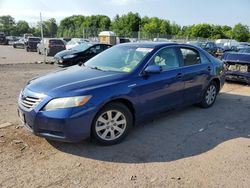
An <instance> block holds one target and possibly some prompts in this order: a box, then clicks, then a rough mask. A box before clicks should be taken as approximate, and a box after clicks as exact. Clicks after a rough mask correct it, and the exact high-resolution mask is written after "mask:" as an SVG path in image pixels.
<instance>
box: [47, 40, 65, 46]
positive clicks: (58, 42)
mask: <svg viewBox="0 0 250 188" xmlns="http://www.w3.org/2000/svg"><path fill="white" fill-rule="evenodd" d="M49 43H50V44H52V45H64V43H63V41H62V40H49Z"/></svg>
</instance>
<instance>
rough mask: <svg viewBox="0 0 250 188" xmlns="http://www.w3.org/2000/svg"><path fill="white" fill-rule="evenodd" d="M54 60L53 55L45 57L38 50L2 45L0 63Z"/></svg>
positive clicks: (0, 47) (0, 46)
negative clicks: (27, 50)
mask: <svg viewBox="0 0 250 188" xmlns="http://www.w3.org/2000/svg"><path fill="white" fill-rule="evenodd" d="M52 60H53V57H45V56H43V55H39V54H38V53H37V52H26V50H25V49H21V48H13V46H3V45H0V64H16V63H34V62H38V61H52Z"/></svg>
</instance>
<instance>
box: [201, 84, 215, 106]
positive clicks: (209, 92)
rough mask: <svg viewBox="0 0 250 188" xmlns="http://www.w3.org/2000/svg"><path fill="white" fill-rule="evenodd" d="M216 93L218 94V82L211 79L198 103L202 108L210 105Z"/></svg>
mask: <svg viewBox="0 0 250 188" xmlns="http://www.w3.org/2000/svg"><path fill="white" fill-rule="evenodd" d="M217 94H218V84H217V83H216V82H214V81H212V82H211V83H210V84H209V85H208V87H207V89H206V91H205V93H204V95H203V99H202V102H201V103H200V105H201V106H202V107H203V108H209V107H211V106H212V105H213V104H214V102H215V100H216V97H217Z"/></svg>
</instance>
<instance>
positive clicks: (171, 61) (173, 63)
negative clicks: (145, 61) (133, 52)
mask: <svg viewBox="0 0 250 188" xmlns="http://www.w3.org/2000/svg"><path fill="white" fill-rule="evenodd" d="M149 65H159V66H161V68H162V70H163V71H164V70H169V69H173V68H177V67H179V66H180V64H179V60H178V55H177V53H176V50H175V48H164V49H161V50H160V51H158V52H157V53H156V54H155V55H154V57H153V58H152V59H151V60H150V62H149Z"/></svg>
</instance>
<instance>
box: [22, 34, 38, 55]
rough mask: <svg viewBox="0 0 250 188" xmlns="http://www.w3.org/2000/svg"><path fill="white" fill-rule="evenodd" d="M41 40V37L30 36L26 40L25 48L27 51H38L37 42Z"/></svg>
mask: <svg viewBox="0 0 250 188" xmlns="http://www.w3.org/2000/svg"><path fill="white" fill-rule="evenodd" d="M40 41H41V39H40V38H39V37H28V38H27V40H26V41H25V49H26V51H27V52H31V51H37V44H38V43H39V42H40Z"/></svg>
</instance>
